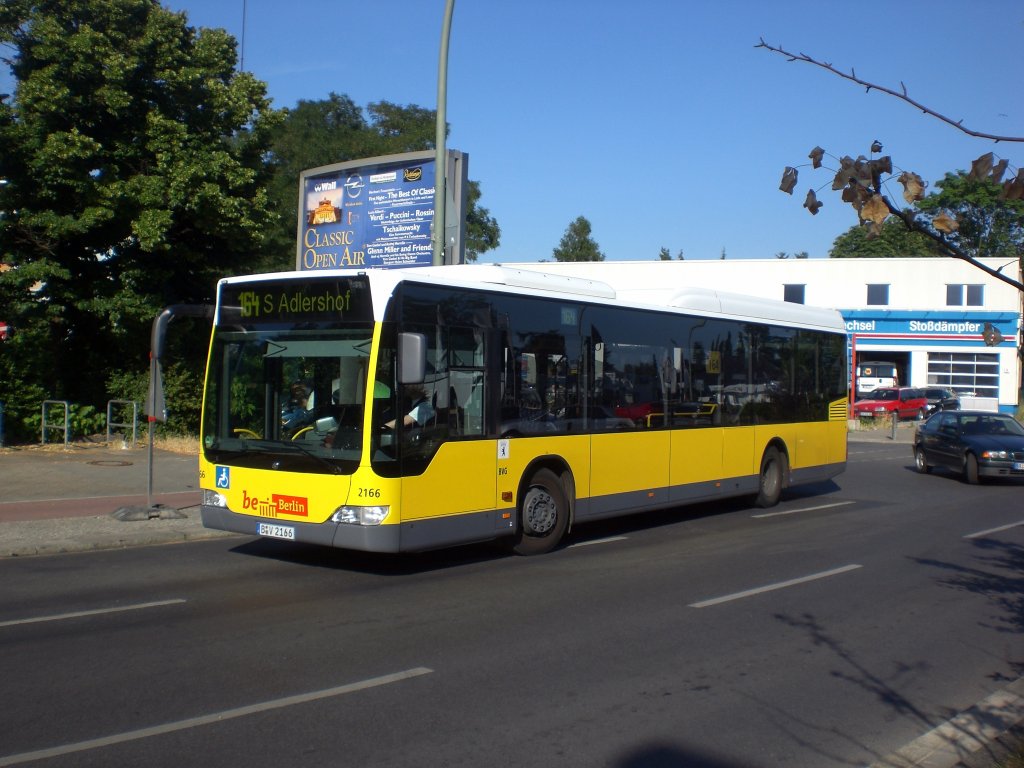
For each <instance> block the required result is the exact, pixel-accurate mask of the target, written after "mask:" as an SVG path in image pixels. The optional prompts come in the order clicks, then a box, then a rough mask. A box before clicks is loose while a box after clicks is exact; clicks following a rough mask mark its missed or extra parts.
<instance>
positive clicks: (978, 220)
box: [917, 171, 1024, 259]
mask: <svg viewBox="0 0 1024 768" xmlns="http://www.w3.org/2000/svg"><path fill="white" fill-rule="evenodd" d="M935 185H936V186H937V187H938V188H939V190H940V191H938V192H933V193H931V194H930V195H928V196H927V197H925V198H924V199H923V200H921V201H919V202H918V204H917V208H918V210H920V211H921V212H922V214H923V216H922V218H927V219H930V220H931V222H932V226H935V218H936V217H938V216H941V215H943V214H945V215H947V216H951V217H952V218H953V219H954V220H955V221H956V223H957V227H956V229H955V230H954V231H953V232H950V233H949V234H948V235H947V238H948V239H949V240H950V241H951V242H953V243H955V244H956V245H957V246H958V247H959V248H960V249H961V250H962V251H964V252H965V253H968V254H970V255H971V256H972V257H973V258H976V259H977V258H1006V259H1012V258H1015V257H1018V256H1020V255H1022V254H1024V201H1022V200H1009V199H1006V197H1005V196H1004V194H1003V186H1002V185H1001V184H997V183H996V182H995V181H993V180H992V177H991V174H989V175H988V176H982V177H980V178H979V177H972V176H971V174H969V173H965V172H963V171H960V172H958V173H947V174H946V175H945V177H943V178H942V179H941V180H940V181H938V182H936V184H935Z"/></svg>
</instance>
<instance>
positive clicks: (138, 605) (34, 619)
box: [0, 598, 188, 627]
mask: <svg viewBox="0 0 1024 768" xmlns="http://www.w3.org/2000/svg"><path fill="white" fill-rule="evenodd" d="M185 602H188V601H187V600H183V599H181V598H175V599H173V600H157V601H156V602H152V603H136V604H135V605H120V606H117V607H114V608H96V609H95V610H91V611H75V612H74V613H59V614H55V615H53V616H33V617H31V618H28V619H14V620H12V621H0V627H16V626H18V625H21V624H38V623H40V622H43V621H63V620H64V619H80V618H81V617H83V616H100V615H102V614H105V613H121V612H122V611H139V610H142V609H143V608H159V607H160V606H162V605H179V604H181V603H185Z"/></svg>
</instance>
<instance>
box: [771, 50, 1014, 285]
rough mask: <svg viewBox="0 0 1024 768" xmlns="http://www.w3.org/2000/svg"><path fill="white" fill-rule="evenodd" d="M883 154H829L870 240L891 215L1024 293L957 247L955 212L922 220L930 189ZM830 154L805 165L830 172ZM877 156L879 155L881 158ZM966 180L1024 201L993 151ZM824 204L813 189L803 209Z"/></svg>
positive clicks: (789, 182) (797, 57)
mask: <svg viewBox="0 0 1024 768" xmlns="http://www.w3.org/2000/svg"><path fill="white" fill-rule="evenodd" d="M754 47H755V48H765V49H766V50H769V51H771V52H773V53H778V54H781V55H783V56H787V57H789V60H790V61H802V62H805V63H807V64H813V65H815V66H818V67H821V68H822V69H826V70H828V71H829V72H832V73H833V74H836V75H839V76H840V77H842V78H844V79H846V80H851V81H853V82H855V83H858V84H859V85H863V86H864V87H865V88H866V89H867V90H868V91H870V90H871V89H875V90H879V91H882V92H884V93H888V94H890V95H892V96H895V97H896V98H899V99H902V100H903V101H906V102H907V103H908V104H911V105H913V106H915V107H917V108H918V109H920V110H921V111H922V112H924V113H925V114H928V115H930V116H932V117H935V118H937V119H939V120H942V121H943V122H946V123H948V124H950V125H952V126H953V127H955V128H956V129H957V130H960V131H963V132H964V133H967V134H969V135H971V136H974V137H977V138H981V139H987V140H991V141H995V142H1001V141H1014V142H1022V141H1024V137H1020V136H997V135H995V134H989V133H984V132H981V131H975V130H972V129H969V128H966V127H964V125H963V121H956V120H952V119H950V118H948V117H946V116H945V115H942V114H940V113H938V112H936V111H934V110H932V109H930V108H928V107H926V106H924V105H923V104H920V103H919V102H917V101H915V100H913V99H912V98H910V96H909V95H908V94H907V90H906V87H905V86H903V84H902V83H901V84H900V85H901V87H902V89H903V90H902V93H901V92H897V91H894V90H892V89H889V88H885V87H882V86H879V85H876V84H874V83H870V82H867V81H866V80H862V79H860V78H858V77H857V75H856V73H855V72H853V71H852V70H851V72H850V74H846V73H844V72H841V71H839V70H838V69H836V68H835V67H833V66H832V65H831V64H829V63H827V62H822V61H817V60H816V59H813V58H811V57H810V56H807V55H806V54H803V53H800V54H794V53H790V52H789V51H786V50H785V49H783V48H779V47H775V46H771V45H768V44H767V43H765V41H764V40H763V39H762V40H761V41H760V42H759V43H758V44H757V45H756V46H754ZM881 151H882V144H881V142H879V141H878V140H877V139H876V140H875V141H874V142H872V144H871V149H870V154H871V157H870V158H868V157H865V156H864V155H860V156H858V157H857V158H856V159H854V158H852V157H850V156H849V155H846V156H843V157H835V156H832V155H830V157H834V159H835V160H836V161H837V162H838V165H839V167H838V168H833V169H829V168H826V170H832V171H834V176H833V179H832V185H831V186H832V190H833V191H836V192H840V193H841V198H842V200H843V202H845V203H849V204H850V205H851V206H852V207H853V208H854V209H855V210H856V211H857V216H858V218H859V220H860V223H861V225H862V226H864V227H865V228H866V229H867V236H868V238H874V237H878V236H879V235H880V234H881V232H882V227H883V225H884V223H885V221H886V220H887V219H888V218H889V217H890V216H895V217H897V218H899V219H900V221H902V222H903V224H904V225H905V226H906V228H907V229H908V230H910V231H913V232H919V233H921V234H922V235H924V236H925V237H927V238H928V239H929V240H931V241H932V242H934V243H935V244H936V245H937V246H938V249H939V251H940V252H942V253H945V254H946V255H948V256H952V257H954V258H957V259H962V260H963V261H966V262H969V263H970V264H972V265H973V266H975V267H977V268H978V269H980V270H982V271H983V272H986V273H987V274H989V275H991V276H992V277H995V278H996V279H998V280H1001V281H1003V282H1005V283H1008V284H1010V285H1012V286H1014V287H1015V288H1017V289H1018V290H1020V291H1024V284H1022V283H1021V282H1019V281H1018V280H1015V279H1013V278H1011V277H1008V276H1007V275H1004V274H1002V273H1001V272H999V271H998V270H996V269H993V268H991V267H989V266H988V265H986V264H984V263H982V262H980V261H978V260H977V259H976V258H975V257H974V256H973V255H972V254H971V253H969V252H968V251H967V250H965V249H964V247H963V246H962V245H961V244H960V243H959V242H957V230H958V229H959V222H958V220H957V218H956V215H955V214H954V213H953V212H951V211H944V210H940V211H938V212H936V213H932V214H931V215H928V216H926V215H920V211H919V210H918V209H917V208H916V207H915V206H916V205H917V204H918V203H919V202H920V201H921V200H923V199H924V197H925V190H926V188H927V184H926V183H925V182H924V181H923V180H922V179H921V177H920V176H919V175H918V174H916V173H914V172H912V171H907V170H902V169H896V171H899V175H898V176H897V175H895V173H896V171H894V167H893V163H892V158H891V157H889V156H888V155H880V154H879V153H881ZM826 154H828V153H826V152H825V150H824V149H822V148H821V147H815V148H814V149H812V150H811V151H810V153H809V154H808V158H809V159H810V161H811V162H810V163H805V164H804V165H810V166H811V168H812V169H818V168H825V166H824V164H823V160H824V158H825V156H826ZM875 155H878V156H877V157H876V156H875ZM1008 170H1010V177H1009V178H1007V179H1006V180H1004V179H1003V177H1004V176H1005V175H1006V173H1007V171H1008ZM967 177H968V178H969V179H970V180H972V181H986V182H991V183H992V184H994V185H999V187H1000V195H999V197H1000V199H1001V200H1002V201H1007V202H1013V201H1020V200H1024V169H1016V171H1014V170H1013V169H1011V168H1010V164H1009V161H1008V160H1006V159H1003V158H1001V159H998V160H997V159H996V157H995V155H994V154H993V153H992V152H987V153H985V154H984V155H982V156H981V157H979V158H977V159H976V160H974V162H973V163H972V164H971V171H970V173H969V174H967ZM798 178H799V170H798V169H797V167H793V166H786V168H785V169H784V170H783V173H782V181H781V182H780V184H779V189H780V190H782V191H783V192H786V193H787V194H790V195H792V194H793V190H794V189H795V188H796V185H797V180H798ZM891 181H894V182H895V183H898V184H900V185H901V186H902V187H903V193H902V194H903V199H904V201H905V202H906V204H907V206H906V207H898V206H897V205H895V204H893V202H892V201H891V200H890V198H889V197H888V196H886V194H885V191H886V190H885V186H886V184H888V183H889V182H891ZM822 205H823V203H821V202H820V201H819V200H818V198H817V192H816V191H815V190H813V189H809V190H808V191H807V196H806V198H805V199H804V203H803V207H805V208H807V210H808V211H809V212H810V213H811V214H812V215H814V214H817V213H818V210H819V209H820V208H821V207H822ZM1021 261H1022V262H1024V257H1022V258H1021ZM1022 265H1024V264H1022Z"/></svg>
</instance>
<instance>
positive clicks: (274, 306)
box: [220, 279, 372, 324]
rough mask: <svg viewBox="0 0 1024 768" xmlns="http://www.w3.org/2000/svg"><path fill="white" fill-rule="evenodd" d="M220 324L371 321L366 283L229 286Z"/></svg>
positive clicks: (224, 289) (225, 289) (223, 298)
mask: <svg viewBox="0 0 1024 768" xmlns="http://www.w3.org/2000/svg"><path fill="white" fill-rule="evenodd" d="M220 309H221V322H228V323H232V322H239V323H243V324H248V323H252V322H286V323H298V322H311V321H316V320H331V321H339V320H370V319H371V318H372V311H371V306H370V291H369V286H368V285H367V283H366V281H365V280H363V279H344V280H309V281H301V282H295V281H281V280H274V281H269V280H268V281H263V282H251V283H228V284H225V285H224V286H223V287H222V289H221V300H220Z"/></svg>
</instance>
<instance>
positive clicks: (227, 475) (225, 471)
mask: <svg viewBox="0 0 1024 768" xmlns="http://www.w3.org/2000/svg"><path fill="white" fill-rule="evenodd" d="M217 487H218V488H230V487H231V467H217Z"/></svg>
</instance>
